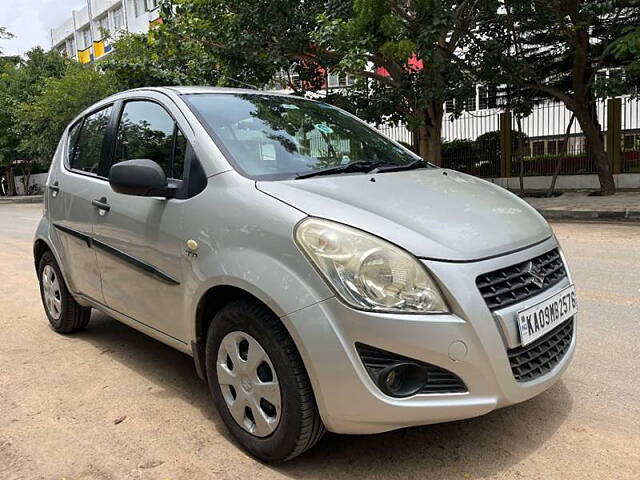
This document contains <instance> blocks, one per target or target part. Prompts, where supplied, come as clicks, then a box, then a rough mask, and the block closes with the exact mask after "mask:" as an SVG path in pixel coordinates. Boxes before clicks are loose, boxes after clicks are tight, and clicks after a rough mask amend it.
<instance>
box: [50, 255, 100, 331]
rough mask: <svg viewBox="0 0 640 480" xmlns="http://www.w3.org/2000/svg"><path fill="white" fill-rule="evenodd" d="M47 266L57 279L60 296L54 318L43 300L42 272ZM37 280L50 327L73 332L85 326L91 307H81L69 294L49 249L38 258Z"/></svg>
mask: <svg viewBox="0 0 640 480" xmlns="http://www.w3.org/2000/svg"><path fill="white" fill-rule="evenodd" d="M47 266H50V267H51V268H52V269H53V271H54V273H55V275H56V276H57V280H58V285H59V297H60V315H59V317H58V318H55V316H54V315H53V314H52V313H51V312H50V311H49V308H48V307H47V302H46V301H45V291H44V285H43V279H42V274H43V271H44V269H45V268H46V267H47ZM38 281H39V283H40V298H41V299H42V305H43V307H44V311H45V313H46V314H47V318H48V319H49V323H50V324H51V327H52V328H53V329H54V330H55V331H56V332H58V333H73V332H77V331H79V330H82V329H83V328H85V327H86V326H87V324H88V323H89V318H90V317H91V308H89V307H83V306H82V305H80V304H79V303H78V302H76V301H75V300H74V298H73V297H72V296H71V294H70V293H69V290H67V285H66V284H65V281H64V278H63V277H62V273H61V272H60V267H58V263H57V262H56V259H55V257H54V256H53V254H52V253H51V252H50V251H47V252H45V253H44V254H43V255H42V258H41V259H40V264H39V265H38Z"/></svg>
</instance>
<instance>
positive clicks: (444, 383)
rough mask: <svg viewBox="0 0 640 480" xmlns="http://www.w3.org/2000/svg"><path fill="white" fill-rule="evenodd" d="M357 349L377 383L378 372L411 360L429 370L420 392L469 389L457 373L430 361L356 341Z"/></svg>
mask: <svg viewBox="0 0 640 480" xmlns="http://www.w3.org/2000/svg"><path fill="white" fill-rule="evenodd" d="M356 350H357V351H358V354H359V355H360V358H361V359H362V363H363V364H364V366H365V367H366V369H367V372H368V373H369V375H370V376H371V378H372V379H373V382H374V383H376V384H377V382H378V374H379V373H380V372H381V371H382V370H383V369H384V368H385V367H388V366H390V365H393V364H395V363H400V362H411V363H416V364H418V365H422V366H424V367H425V368H426V369H427V370H428V379H429V380H428V382H427V384H426V385H425V386H424V387H422V389H421V390H420V391H419V392H418V393H463V392H466V391H467V387H466V386H465V384H464V382H463V381H462V380H461V379H460V378H459V377H458V376H457V375H456V374H455V373H452V372H450V371H448V370H445V369H443V368H440V367H436V366H435V365H431V364H429V363H425V362H421V361H419V360H414V359H411V358H407V357H403V356H402V355H397V354H395V353H391V352H387V351H385V350H380V349H379V348H375V347H371V346H369V345H364V344H362V343H356Z"/></svg>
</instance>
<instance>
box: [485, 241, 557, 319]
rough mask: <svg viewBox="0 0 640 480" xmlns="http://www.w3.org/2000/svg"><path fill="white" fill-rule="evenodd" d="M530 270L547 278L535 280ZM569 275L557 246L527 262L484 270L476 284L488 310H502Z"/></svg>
mask: <svg viewBox="0 0 640 480" xmlns="http://www.w3.org/2000/svg"><path fill="white" fill-rule="evenodd" d="M531 270H533V271H535V272H538V273H539V274H540V276H542V277H544V279H543V281H542V283H541V284H537V283H535V277H534V275H532V274H531ZM566 276H567V271H566V269H565V267H564V263H563V261H562V257H561V256H560V252H559V251H558V249H557V248H555V249H553V250H551V251H550V252H547V253H545V254H543V255H540V256H539V257H535V258H532V259H531V260H527V261H526V262H522V263H518V264H516V265H511V266H510V267H506V268H503V269H500V270H494V271H493V272H489V273H485V274H482V275H480V276H478V278H477V279H476V285H477V286H478V289H479V290H480V293H481V294H482V298H484V301H485V302H486V303H487V306H488V307H489V310H492V311H493V310H499V309H501V308H504V307H508V306H509V305H513V304H515V303H518V302H521V301H523V300H525V299H527V298H529V297H531V296H533V295H536V294H538V293H540V292H542V291H544V290H546V289H547V288H549V287H551V286H553V285H555V284H556V283H558V282H559V281H560V280H562V279H563V278H565V277H566Z"/></svg>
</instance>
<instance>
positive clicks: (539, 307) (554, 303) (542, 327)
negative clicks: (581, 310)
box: [518, 285, 578, 347]
mask: <svg viewBox="0 0 640 480" xmlns="http://www.w3.org/2000/svg"><path fill="white" fill-rule="evenodd" d="M577 312H578V306H577V304H576V288H575V287H574V286H573V285H571V286H569V287H567V288H565V289H564V290H562V291H560V292H558V293H556V294H555V295H554V296H552V297H549V298H547V299H546V300H543V301H542V302H540V303H538V304H536V305H534V306H532V307H528V308H525V309H524V310H520V311H519V312H518V328H519V329H520V340H521V342H522V346H523V347H524V346H525V345H529V344H530V343H531V342H534V341H536V340H537V339H538V338H540V337H542V336H543V335H544V334H545V333H548V332H550V331H551V330H553V329H554V328H556V327H557V326H558V325H560V324H562V323H564V322H565V321H567V320H568V319H570V318H571V317H573V316H574V315H575V314H576V313H577Z"/></svg>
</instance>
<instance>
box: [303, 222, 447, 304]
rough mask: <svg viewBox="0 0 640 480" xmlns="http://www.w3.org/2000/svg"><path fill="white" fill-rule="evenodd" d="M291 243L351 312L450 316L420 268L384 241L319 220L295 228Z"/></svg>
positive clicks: (406, 254)
mask: <svg viewBox="0 0 640 480" xmlns="http://www.w3.org/2000/svg"><path fill="white" fill-rule="evenodd" d="M295 238H296V242H297V244H298V245H299V247H300V248H301V249H302V251H303V252H305V253H306V254H307V256H308V257H309V258H310V259H311V261H312V262H313V263H314V264H315V266H316V267H317V268H318V270H320V272H321V273H322V274H323V275H324V277H325V278H326V279H327V281H328V282H329V283H330V284H331V286H333V288H334V289H335V290H336V292H337V293H338V295H340V297H342V299H343V300H344V301H346V302H347V303H349V304H350V305H353V306H354V307H356V308H360V309H365V310H373V311H380V312H404V313H425V312H429V313H444V312H448V311H449V309H448V307H447V304H446V303H445V301H444V299H443V298H442V295H441V293H440V290H439V289H438V287H437V286H436V284H435V282H434V281H433V279H432V278H431V277H430V275H429V274H428V273H427V271H426V270H425V268H424V267H423V266H422V264H421V263H420V262H419V261H418V260H417V259H415V258H414V257H412V256H411V255H409V254H408V253H407V252H405V251H403V250H401V249H399V248H398V247H396V246H394V245H392V244H390V243H388V242H385V241H384V240H381V239H379V238H377V237H374V236H373V235H370V234H368V233H365V232H362V231H360V230H356V229H355V228H350V227H347V226H345V225H342V224H339V223H334V222H330V221H328V220H321V219H318V218H308V219H306V220H303V221H302V222H301V223H300V224H298V227H297V229H296V232H295Z"/></svg>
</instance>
